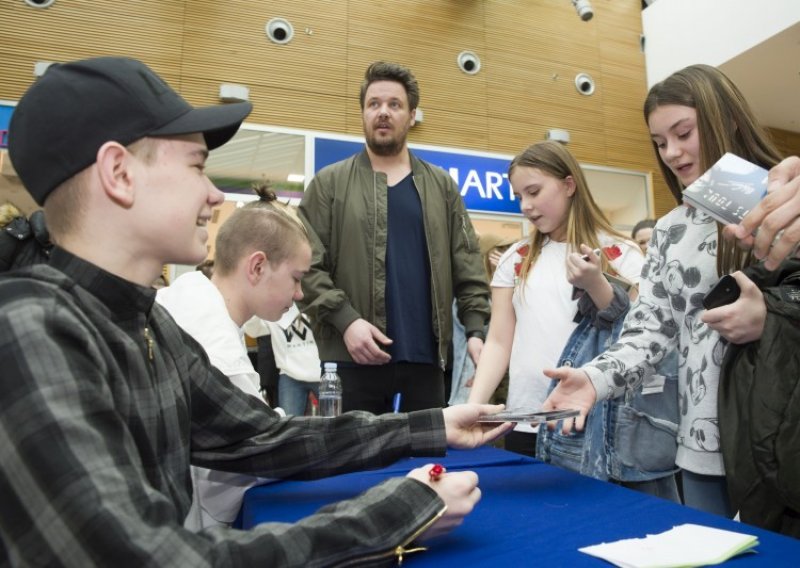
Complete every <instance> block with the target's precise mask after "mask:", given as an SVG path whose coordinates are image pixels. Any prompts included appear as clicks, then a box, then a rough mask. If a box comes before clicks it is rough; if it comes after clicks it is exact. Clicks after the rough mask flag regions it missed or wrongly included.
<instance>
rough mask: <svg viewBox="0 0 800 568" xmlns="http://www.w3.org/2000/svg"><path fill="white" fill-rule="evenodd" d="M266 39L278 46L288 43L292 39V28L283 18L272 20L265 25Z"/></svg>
mask: <svg viewBox="0 0 800 568" xmlns="http://www.w3.org/2000/svg"><path fill="white" fill-rule="evenodd" d="M266 30H267V37H268V38H269V39H270V41H272V42H274V43H278V44H284V43H289V42H290V41H292V38H293V37H294V28H293V27H292V24H290V23H289V21H288V20H285V19H284V18H272V19H271V20H270V21H269V22H267V25H266Z"/></svg>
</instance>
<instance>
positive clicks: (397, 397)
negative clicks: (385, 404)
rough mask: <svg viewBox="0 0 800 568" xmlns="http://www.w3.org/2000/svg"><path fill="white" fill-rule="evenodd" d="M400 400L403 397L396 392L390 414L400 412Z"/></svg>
mask: <svg viewBox="0 0 800 568" xmlns="http://www.w3.org/2000/svg"><path fill="white" fill-rule="evenodd" d="M402 398H403V395H402V394H401V393H399V392H398V393H395V394H394V398H393V399H392V412H394V413H395V414H397V413H398V412H400V399H402Z"/></svg>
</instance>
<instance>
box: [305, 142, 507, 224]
mask: <svg viewBox="0 0 800 568" xmlns="http://www.w3.org/2000/svg"><path fill="white" fill-rule="evenodd" d="M363 148H364V144H363V143H360V142H353V141H349V140H332V139H328V138H319V137H317V138H315V139H314V173H316V172H318V171H319V170H320V169H322V168H324V167H325V166H327V165H330V164H333V163H334V162H338V161H339V160H343V159H345V158H347V157H349V156H352V155H353V154H355V153H356V152H360V151H361V150H362V149H363ZM411 150H412V151H413V152H414V155H416V156H417V157H419V158H422V159H423V160H425V161H427V162H430V163H432V164H435V165H437V166H439V167H441V168H443V169H444V170H445V171H446V172H448V173H449V174H450V177H452V178H453V180H455V182H456V185H457V186H458V189H459V191H460V192H461V197H462V198H463V199H464V204H465V206H466V208H467V209H468V210H469V211H478V212H486V213H505V214H519V202H518V201H517V200H516V199H515V197H514V194H513V193H512V191H511V184H509V183H508V174H507V173H506V172H508V164H509V162H510V161H511V160H510V159H507V158H498V157H493V156H482V155H474V154H461V153H458V152H446V151H442V150H430V149H427V148H425V149H423V148H415V147H414V146H413V145H411Z"/></svg>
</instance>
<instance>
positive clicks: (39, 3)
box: [25, 0, 56, 8]
mask: <svg viewBox="0 0 800 568" xmlns="http://www.w3.org/2000/svg"><path fill="white" fill-rule="evenodd" d="M55 1H56V0H25V3H26V4H27V5H28V6H30V7H31V8H48V7H50V6H51V5H52V4H53V3H54V2H55Z"/></svg>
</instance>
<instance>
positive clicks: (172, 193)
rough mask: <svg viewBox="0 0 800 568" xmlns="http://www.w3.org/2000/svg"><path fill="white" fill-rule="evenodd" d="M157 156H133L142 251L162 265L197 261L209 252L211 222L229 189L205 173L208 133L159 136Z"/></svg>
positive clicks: (156, 143)
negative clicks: (214, 210) (225, 188)
mask: <svg viewBox="0 0 800 568" xmlns="http://www.w3.org/2000/svg"><path fill="white" fill-rule="evenodd" d="M153 143H154V144H155V145H156V147H155V148H154V149H153V151H152V153H151V154H152V155H151V158H150V159H149V160H145V159H142V158H138V157H135V156H134V157H133V171H134V173H133V175H135V176H136V179H135V180H134V183H135V187H136V190H135V191H136V195H135V201H134V204H133V207H132V209H136V210H137V213H138V219H139V225H138V226H139V227H140V228H143V229H144V230H141V229H140V230H139V233H138V235H137V236H138V237H139V238H140V239H141V243H140V249H141V250H140V254H141V255H142V256H149V257H151V258H152V260H155V261H157V262H158V263H159V264H165V263H170V262H174V263H181V264H197V263H199V262H200V261H202V260H203V259H204V258H205V257H206V255H207V253H208V250H207V248H206V244H207V241H208V229H207V225H208V222H209V220H210V219H211V214H212V210H213V208H214V207H215V206H217V205H219V204H220V203H222V201H223V199H224V196H223V193H222V192H221V191H220V190H219V189H217V188H216V187H215V186H214V184H212V183H211V180H209V179H208V177H207V176H206V175H205V163H206V158H207V157H208V150H207V149H206V143H205V140H204V138H203V135H202V134H187V135H182V136H174V137H169V138H166V137H164V138H154V139H153Z"/></svg>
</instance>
